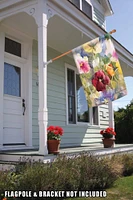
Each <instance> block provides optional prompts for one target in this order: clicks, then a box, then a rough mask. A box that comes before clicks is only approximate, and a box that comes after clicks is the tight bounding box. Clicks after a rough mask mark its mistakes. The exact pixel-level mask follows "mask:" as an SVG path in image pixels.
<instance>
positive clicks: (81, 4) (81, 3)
mask: <svg viewBox="0 0 133 200" xmlns="http://www.w3.org/2000/svg"><path fill="white" fill-rule="evenodd" d="M69 1H71V2H72V3H73V4H74V5H75V6H76V7H77V8H78V9H80V10H82V11H83V12H84V13H85V14H86V15H87V16H88V17H90V18H91V19H92V6H91V5H90V4H89V3H88V2H87V1H86V0H69Z"/></svg>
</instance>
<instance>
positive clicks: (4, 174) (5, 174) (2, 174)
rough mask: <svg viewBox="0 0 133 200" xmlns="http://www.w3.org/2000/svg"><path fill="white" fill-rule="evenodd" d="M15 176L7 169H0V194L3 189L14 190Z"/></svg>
mask: <svg viewBox="0 0 133 200" xmlns="http://www.w3.org/2000/svg"><path fill="white" fill-rule="evenodd" d="M16 179H17V176H16V175H15V174H14V173H12V172H9V171H0V194H3V193H4V191H5V190H14V189H15V185H16Z"/></svg>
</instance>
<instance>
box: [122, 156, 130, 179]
mask: <svg viewBox="0 0 133 200" xmlns="http://www.w3.org/2000/svg"><path fill="white" fill-rule="evenodd" d="M122 163H123V168H124V169H123V175H124V176H130V175H132V174H133V154H125V155H123V156H122Z"/></svg>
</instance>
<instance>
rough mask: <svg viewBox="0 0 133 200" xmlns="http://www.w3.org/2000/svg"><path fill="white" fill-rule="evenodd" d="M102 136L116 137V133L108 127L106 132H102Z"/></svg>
mask: <svg viewBox="0 0 133 200" xmlns="http://www.w3.org/2000/svg"><path fill="white" fill-rule="evenodd" d="M100 134H101V135H103V136H105V135H112V136H113V135H114V136H115V135H116V132H115V131H114V129H113V128H110V127H108V128H106V129H105V130H101V131H100Z"/></svg>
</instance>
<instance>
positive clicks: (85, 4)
mask: <svg viewBox="0 0 133 200" xmlns="http://www.w3.org/2000/svg"><path fill="white" fill-rule="evenodd" d="M82 11H83V12H84V13H85V14H86V15H87V16H88V17H90V18H91V19H92V6H91V5H90V4H89V3H88V2H87V1H86V0H82Z"/></svg>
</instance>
